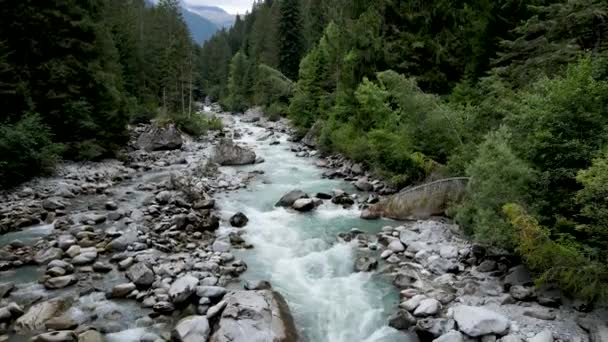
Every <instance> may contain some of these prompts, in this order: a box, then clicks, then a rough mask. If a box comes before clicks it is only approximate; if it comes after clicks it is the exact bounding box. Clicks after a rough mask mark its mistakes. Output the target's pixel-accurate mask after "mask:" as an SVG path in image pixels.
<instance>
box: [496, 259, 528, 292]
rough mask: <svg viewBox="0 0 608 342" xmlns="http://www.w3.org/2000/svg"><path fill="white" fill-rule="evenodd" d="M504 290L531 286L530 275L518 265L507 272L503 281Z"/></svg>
mask: <svg viewBox="0 0 608 342" xmlns="http://www.w3.org/2000/svg"><path fill="white" fill-rule="evenodd" d="M503 284H504V286H505V288H506V289H507V290H508V289H509V288H510V287H511V286H514V285H520V286H531V285H533V284H534V281H533V280H532V277H531V276H530V273H529V272H528V270H527V269H526V267H525V266H524V265H518V266H515V267H513V268H511V269H510V270H509V273H507V275H506V276H505V279H504V281H503Z"/></svg>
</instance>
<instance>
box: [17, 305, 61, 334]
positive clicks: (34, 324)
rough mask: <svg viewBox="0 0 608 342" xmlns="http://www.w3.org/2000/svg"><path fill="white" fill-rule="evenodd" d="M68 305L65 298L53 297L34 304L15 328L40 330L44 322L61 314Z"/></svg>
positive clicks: (19, 319)
mask: <svg viewBox="0 0 608 342" xmlns="http://www.w3.org/2000/svg"><path fill="white" fill-rule="evenodd" d="M67 307H68V303H67V301H65V300H63V299H52V300H49V301H46V302H42V303H38V304H36V305H33V306H32V307H30V308H29V310H27V312H26V313H25V314H24V315H23V316H21V317H19V318H18V319H17V321H16V322H15V330H17V331H27V330H40V329H42V328H44V324H45V323H46V322H47V321H48V320H50V319H51V318H53V317H57V316H59V315H61V313H62V312H63V311H65V310H66V309H67Z"/></svg>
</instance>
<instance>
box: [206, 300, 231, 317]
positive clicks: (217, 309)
mask: <svg viewBox="0 0 608 342" xmlns="http://www.w3.org/2000/svg"><path fill="white" fill-rule="evenodd" d="M227 304H228V303H227V302H226V301H225V300H222V301H220V302H219V303H217V304H216V305H214V306H212V307H210V308H209V310H207V318H208V319H213V318H214V317H215V316H217V315H218V314H219V313H221V312H222V310H224V309H225V308H226V305H227Z"/></svg>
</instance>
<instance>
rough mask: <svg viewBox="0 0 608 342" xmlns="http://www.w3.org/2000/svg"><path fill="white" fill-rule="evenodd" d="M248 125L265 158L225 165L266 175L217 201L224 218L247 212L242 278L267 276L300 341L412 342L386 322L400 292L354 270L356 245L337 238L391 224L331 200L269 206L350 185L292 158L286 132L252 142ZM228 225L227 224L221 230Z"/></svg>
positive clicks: (380, 279)
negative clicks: (275, 140) (295, 194)
mask: <svg viewBox="0 0 608 342" xmlns="http://www.w3.org/2000/svg"><path fill="white" fill-rule="evenodd" d="M245 127H249V128H250V129H251V130H253V131H254V134H253V135H245V136H244V138H243V139H241V141H242V142H246V143H248V144H250V145H252V146H253V145H256V153H257V154H258V155H261V156H262V157H263V158H264V159H265V160H266V162H265V163H263V164H259V165H254V166H247V167H242V168H226V169H225V170H224V171H225V172H239V171H252V170H263V171H264V172H265V173H264V174H263V175H261V176H259V179H258V180H256V181H255V182H254V183H253V184H252V185H251V186H250V187H249V188H248V189H247V190H241V191H238V192H234V193H230V194H226V195H223V196H222V197H220V199H219V205H220V207H221V210H222V211H223V214H224V215H225V216H229V215H231V214H233V213H235V212H237V211H242V212H244V213H245V215H247V217H248V218H249V224H248V225H247V226H246V228H245V229H246V232H247V233H246V235H245V239H246V240H247V241H248V242H249V243H252V244H253V245H254V249H252V250H248V251H245V252H242V254H241V257H242V258H243V259H244V260H245V261H246V262H247V264H248V271H247V272H246V273H245V274H244V276H243V277H244V278H245V279H248V280H260V279H265V280H269V281H270V282H271V283H272V285H273V287H274V288H275V289H277V290H278V291H279V292H281V293H282V294H283V295H284V296H285V298H286V300H287V302H288V303H289V306H290V308H291V310H292V313H293V315H294V318H295V321H296V325H297V327H298V330H299V331H300V335H301V337H302V340H303V341H309V342H324V341H327V342H351V341H365V342H375V341H378V342H379V341H383V342H391V341H409V340H410V339H409V337H408V336H407V335H404V334H402V333H400V332H398V331H396V330H394V329H392V328H389V327H388V326H387V325H386V322H387V317H388V315H389V314H390V312H391V311H392V309H394V308H395V307H396V305H397V304H398V299H399V297H398V293H397V291H396V290H395V289H394V288H393V287H392V286H391V285H390V284H389V283H388V282H387V281H386V279H383V277H381V276H380V275H378V274H374V273H354V272H353V267H354V261H355V259H356V252H357V247H356V245H355V243H340V242H338V240H337V238H336V236H337V234H338V233H339V232H348V231H350V230H351V229H352V228H359V229H361V230H364V231H367V232H371V233H376V232H378V231H380V229H381V227H382V226H385V225H394V224H395V222H390V221H382V220H379V221H365V220H361V219H360V218H359V214H360V213H359V211H358V210H357V209H350V210H345V209H342V208H341V207H339V206H336V205H334V204H332V203H330V201H326V203H325V204H323V205H322V206H321V207H319V208H317V209H316V210H315V211H314V212H312V213H306V214H302V213H296V212H294V211H291V210H286V209H284V208H276V207H274V204H275V203H276V201H278V199H279V198H280V197H281V196H282V195H283V194H285V193H286V192H288V191H290V190H293V189H300V190H303V191H305V192H307V193H309V194H310V195H314V194H315V193H316V192H320V191H322V192H331V190H332V189H344V190H347V191H352V190H353V189H352V187H351V186H350V184H348V183H346V182H343V181H340V180H327V179H322V178H321V173H322V172H323V170H322V169H319V168H317V167H316V166H314V165H313V164H314V163H313V160H312V159H309V158H297V157H296V156H295V154H294V153H292V152H290V151H289V143H287V142H286V141H285V138H286V137H285V136H283V137H282V138H281V141H282V143H281V144H280V145H276V146H270V145H268V143H267V142H257V141H256V140H255V137H256V136H258V135H260V134H261V133H262V132H263V130H262V129H260V128H256V127H251V126H245ZM229 230H230V228H224V232H228V231H229Z"/></svg>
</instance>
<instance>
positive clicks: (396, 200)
mask: <svg viewBox="0 0 608 342" xmlns="http://www.w3.org/2000/svg"><path fill="white" fill-rule="evenodd" d="M468 181H469V179H468V178H463V177H460V178H448V179H442V180H438V181H435V182H432V183H427V184H423V185H420V186H416V187H413V188H409V189H406V190H404V191H401V192H400V193H398V194H395V195H392V196H389V197H387V198H385V199H383V200H381V201H380V202H379V203H377V204H374V205H372V206H370V207H369V209H368V210H369V212H370V214H375V215H382V216H384V217H388V218H392V219H396V220H409V219H425V218H429V217H431V216H433V215H442V214H444V213H445V211H446V210H447V208H448V206H449V205H451V204H454V203H458V202H460V201H462V199H463V198H464V195H465V192H466V187H467V184H468Z"/></svg>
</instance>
